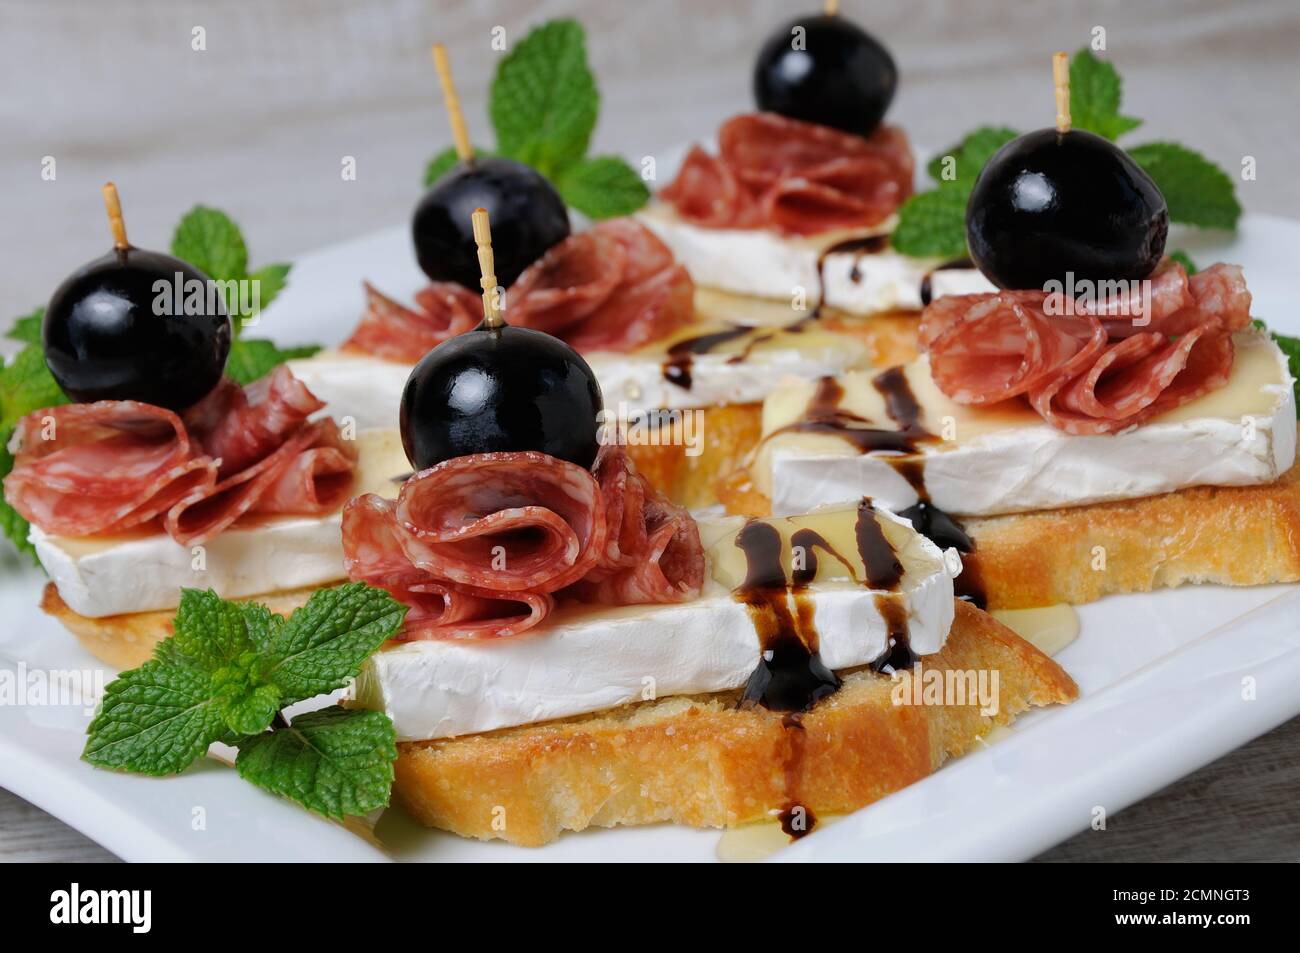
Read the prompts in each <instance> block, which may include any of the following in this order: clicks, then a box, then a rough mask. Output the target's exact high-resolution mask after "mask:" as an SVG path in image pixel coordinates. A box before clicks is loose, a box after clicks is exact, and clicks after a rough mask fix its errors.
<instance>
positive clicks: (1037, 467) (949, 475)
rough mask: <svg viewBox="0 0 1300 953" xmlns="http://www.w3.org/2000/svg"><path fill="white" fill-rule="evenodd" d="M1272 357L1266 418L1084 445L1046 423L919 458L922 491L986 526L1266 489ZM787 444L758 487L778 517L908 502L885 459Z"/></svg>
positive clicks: (1291, 414)
mask: <svg viewBox="0 0 1300 953" xmlns="http://www.w3.org/2000/svg"><path fill="white" fill-rule="evenodd" d="M1252 346H1259V345H1258V344H1254V345H1252ZM1269 347H1271V348H1272V349H1273V350H1274V351H1276V347H1275V346H1273V345H1271V344H1270V345H1269ZM1276 358H1277V360H1278V361H1279V362H1280V363H1281V370H1280V376H1281V378H1282V381H1283V382H1282V383H1280V384H1268V385H1266V386H1265V387H1263V388H1262V390H1263V391H1265V392H1267V393H1271V394H1274V395H1276V403H1275V404H1274V407H1273V410H1272V412H1271V413H1269V414H1243V415H1242V416H1240V417H1237V418H1227V417H1193V418H1191V419H1177V420H1173V421H1169V422H1152V423H1147V424H1144V425H1142V426H1140V427H1136V428H1134V429H1132V430H1129V431H1126V432H1122V433H1118V434H1099V435H1092V436H1071V435H1070V434H1067V433H1064V432H1063V431H1060V430H1057V429H1055V428H1054V427H1051V426H1050V425H1048V424H1045V423H1044V424H1036V425H1033V426H1023V427H1014V428H1011V429H1007V430H1000V431H993V432H990V433H985V434H981V435H979V436H977V437H974V438H972V439H970V440H967V441H962V442H959V443H956V444H955V445H952V446H945V447H942V448H939V449H935V448H931V447H924V448H923V449H922V453H923V456H922V462H921V466H922V472H923V478H924V482H925V488H926V491H927V492H928V493H929V496H930V499H931V501H932V502H933V503H934V505H935V506H937V507H939V508H940V509H942V510H945V511H947V512H949V513H953V514H956V515H962V516H993V515H998V514H1005V513H1018V512H1026V511H1033V510H1044V509H1054V508H1057V507H1067V506H1084V505H1087V504H1090V503H1101V502H1106V501H1109V500H1125V499H1137V498H1140V497H1144V496H1153V495H1155V494H1159V493H1169V492H1172V491H1174V490H1179V489H1182V488H1184V487H1189V486H1201V485H1209V486H1253V485H1257V484H1262V483H1271V482H1273V481H1274V480H1276V479H1278V477H1280V476H1281V475H1282V474H1283V473H1285V472H1286V471H1287V470H1289V469H1290V468H1291V467H1292V465H1294V463H1295V457H1296V404H1295V392H1294V389H1293V386H1292V384H1293V382H1292V381H1291V379H1290V375H1289V374H1288V373H1287V372H1286V370H1285V358H1284V357H1283V356H1282V355H1281V353H1280V352H1277V354H1276ZM1188 406H1189V407H1190V406H1191V405H1188ZM794 444H795V442H794V441H792V442H791V443H790V444H788V445H785V446H782V445H780V444H776V445H774V446H773V447H772V448H771V449H770V451H769V454H768V456H767V457H766V459H767V460H768V461H769V462H770V472H769V473H768V474H763V475H762V478H761V479H759V481H758V482H760V483H762V484H763V485H764V486H763V488H764V489H766V488H769V487H770V496H771V499H772V512H773V513H774V514H776V515H785V514H790V513H803V512H807V511H808V510H809V509H812V508H814V507H817V506H823V505H827V504H834V503H842V502H844V501H847V500H856V499H858V498H860V497H862V496H864V495H865V496H871V497H872V498H873V499H875V500H877V501H878V502H879V503H881V505H883V506H887V507H890V508H892V509H903V508H905V507H908V506H911V505H912V504H913V503H915V502H916V500H917V493H916V491H915V489H914V488H913V487H912V485H911V483H910V482H909V481H908V480H906V479H905V478H904V477H903V476H902V475H900V474H899V472H898V471H897V470H896V469H895V468H894V467H893V466H891V465H890V464H889V462H888V461H887V460H886V459H884V458H882V457H879V456H872V455H865V454H859V453H857V452H856V451H853V450H851V449H848V448H846V449H845V450H844V451H843V452H838V453H827V452H825V451H824V450H819V451H818V452H807V451H803V450H800V449H799V448H798V447H797V446H795V445H794Z"/></svg>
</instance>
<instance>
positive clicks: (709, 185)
mask: <svg viewBox="0 0 1300 953" xmlns="http://www.w3.org/2000/svg"><path fill="white" fill-rule="evenodd" d="M659 197H660V198H661V199H663V200H664V201H665V202H668V203H669V204H670V205H672V206H673V208H675V209H676V210H677V214H678V215H680V216H681V217H682V218H684V219H686V221H688V222H694V223H695V224H696V225H703V226H704V227H705V228H761V227H762V225H763V216H762V209H761V208H760V206H759V203H758V199H757V198H755V196H754V194H753V193H752V192H751V191H750V189H749V188H748V187H747V186H746V185H745V184H744V183H742V182H741V181H740V179H738V178H737V177H736V174H735V173H734V172H732V170H731V167H730V166H729V165H727V163H725V162H723V161H722V159H721V158H719V157H718V156H715V155H713V154H711V153H708V152H705V151H704V150H703V149H701V148H700V147H699V146H692V147H691V151H690V152H688V153H687V154H686V159H685V160H684V161H683V162H682V167H681V169H680V170H679V171H678V173H677V177H676V178H675V179H673V181H672V182H670V183H669V184H668V185H666V186H665V187H664V188H662V189H660V190H659Z"/></svg>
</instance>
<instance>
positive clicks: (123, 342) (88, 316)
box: [43, 248, 230, 410]
mask: <svg viewBox="0 0 1300 953" xmlns="http://www.w3.org/2000/svg"><path fill="white" fill-rule="evenodd" d="M178 281H179V282H180V285H179V289H180V294H179V303H180V308H177V295H176V288H177V286H178V285H177V283H178ZM195 291H198V292H199V293H197V294H194V293H193V292H195ZM187 302H188V304H187ZM187 311H189V312H193V313H186V312H187ZM43 338H44V343H45V360H46V362H47V363H48V364H49V366H50V373H52V374H53V375H54V379H55V381H57V382H58V385H59V386H60V387H61V388H63V392H64V393H65V394H67V395H68V397H70V398H71V399H72V400H74V401H77V402H79V403H88V402H91V401H96V400H138V401H142V402H144V403H146V404H155V405H157V406H159V407H168V408H170V409H172V410H182V409H184V408H186V407H188V406H190V405H191V404H193V403H195V402H196V401H197V400H199V398H201V397H203V396H205V395H206V394H207V393H208V392H209V391H211V390H212V388H213V387H215V386H216V385H217V382H218V381H219V380H220V379H221V374H222V371H223V370H224V369H225V366H226V356H227V355H228V354H229V353H230V319H229V318H228V317H227V316H226V308H225V304H224V302H223V301H222V298H221V295H220V293H219V291H218V289H216V288H215V287H214V286H212V285H211V284H210V283H209V281H208V276H207V275H205V274H203V272H201V271H199V270H198V269H197V268H195V267H194V266H192V265H190V264H188V263H187V262H184V261H181V260H180V259H179V258H173V257H171V256H170V255H164V254H161V253H159V252H152V251H144V250H142V249H139V248H124V249H120V250H114V251H111V252H109V253H108V254H107V255H105V256H104V257H103V258H97V259H95V260H94V261H92V262H90V263H89V264H86V265H84V266H82V267H81V268H79V269H78V270H77V271H76V272H74V273H73V274H72V275H71V276H69V277H68V279H67V280H66V281H64V282H63V284H61V285H59V288H58V290H57V291H55V292H54V296H53V297H52V298H51V299H50V303H49V306H48V307H47V308H46V309H45V323H44V327H43Z"/></svg>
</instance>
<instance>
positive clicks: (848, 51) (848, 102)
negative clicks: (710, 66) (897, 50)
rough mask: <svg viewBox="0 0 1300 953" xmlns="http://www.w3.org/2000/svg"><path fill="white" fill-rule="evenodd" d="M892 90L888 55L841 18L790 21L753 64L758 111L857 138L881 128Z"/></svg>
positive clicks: (893, 73) (894, 73)
mask: <svg viewBox="0 0 1300 953" xmlns="http://www.w3.org/2000/svg"><path fill="white" fill-rule="evenodd" d="M799 27H802V28H803V30H802V33H799V32H797V28H799ZM897 87H898V68H897V67H896V66H895V65H894V58H893V57H892V56H890V55H889V51H888V50H887V49H885V48H884V47H883V46H882V45H881V44H880V42H879V41H878V40H877V39H876V38H875V37H873V36H871V35H870V34H869V33H867V32H866V31H864V30H862V29H861V28H860V27H859V26H858V25H857V24H855V23H852V22H850V21H849V20H846V19H845V18H844V17H841V16H827V15H825V14H812V15H809V16H805V17H799V18H797V19H795V20H791V21H790V22H789V23H787V24H786V25H785V26H783V27H782V28H781V29H779V30H777V31H776V32H775V33H773V34H772V35H771V36H770V37H769V38H768V40H767V42H766V43H764V44H763V48H762V49H761V50H759V53H758V61H757V62H756V63H755V64H754V99H755V100H756V101H757V102H758V108H759V109H762V110H764V111H766V112H774V113H780V114H781V115H782V116H789V117H790V118H791V119H801V120H803V121H804V122H815V123H820V124H821V125H823V126H833V127H834V128H836V129H843V130H844V131H845V132H851V133H854V134H856V135H859V136H866V135H870V134H871V132H872V130H874V129H875V128H876V126H878V125H880V120H881V119H883V118H884V116H885V112H886V111H887V110H888V109H889V104H890V103H891V102H892V101H893V99H894V90H895V89H897Z"/></svg>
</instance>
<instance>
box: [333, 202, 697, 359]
mask: <svg viewBox="0 0 1300 953" xmlns="http://www.w3.org/2000/svg"><path fill="white" fill-rule="evenodd" d="M453 289H454V290H453ZM367 294H368V297H369V304H368V306H367V308H366V313H365V315H364V316H363V317H362V319H361V324H360V325H359V326H358V327H357V329H356V331H355V332H353V334H352V337H351V338H349V339H348V341H347V343H346V344H344V347H345V348H348V349H351V350H358V351H365V352H366V353H369V354H373V355H375V356H376V357H382V358H386V359H389V360H396V361H404V362H406V363H414V362H415V361H418V360H419V359H420V358H421V357H423V356H424V355H425V354H426V353H427V352H428V351H429V349H430V348H432V347H434V346H436V345H437V344H440V343H441V342H443V341H445V340H446V339H447V338H449V337H452V336H454V335H456V334H460V333H461V332H463V331H467V330H469V329H470V328H472V327H475V326H476V325H477V324H478V322H479V320H480V319H481V317H482V306H481V303H480V301H479V298H478V296H477V295H474V294H472V293H471V292H469V291H468V290H467V289H465V288H461V287H459V286H449V285H444V284H435V285H431V286H430V287H429V288H426V289H425V290H424V291H422V292H420V294H419V295H417V296H416V302H417V304H418V305H419V307H420V309H422V310H413V309H410V308H404V307H402V306H401V305H399V304H397V303H396V302H395V301H392V300H391V299H389V298H386V297H384V296H383V295H381V294H380V293H379V292H377V291H375V290H374V289H373V288H370V287H369V286H368V285H367ZM694 295H695V286H694V284H693V283H692V281H691V277H690V275H689V274H688V273H687V271H686V269H685V268H683V267H682V266H681V265H679V264H677V263H676V262H675V261H674V259H673V255H672V252H671V251H670V250H669V249H668V246H667V245H665V244H664V243H663V242H661V241H660V240H659V239H658V238H657V237H656V236H655V235H654V233H653V232H651V231H650V230H649V229H647V228H646V227H645V226H643V225H641V224H639V223H638V222H635V221H633V220H632V219H628V218H622V219H611V220H610V221H607V222H601V223H599V224H597V225H595V226H593V227H592V228H591V229H589V230H588V231H586V232H580V233H578V234H576V235H570V236H569V237H568V238H566V239H565V240H564V241H562V242H560V243H559V244H558V245H554V246H552V247H551V248H550V249H549V250H548V251H547V252H546V254H544V255H543V256H542V257H541V258H540V259H538V260H537V261H535V262H534V263H533V264H531V265H529V266H528V268H526V269H524V272H523V273H522V274H521V275H520V276H519V279H518V280H517V281H516V282H515V283H514V284H513V285H512V286H511V287H510V288H508V289H507V290H506V293H505V301H504V303H505V314H506V319H507V320H508V321H509V323H510V324H512V325H514V326H515V327H522V328H533V329H535V330H538V331H545V332H546V333H548V334H553V335H555V336H556V337H559V338H561V339H562V340H564V341H567V342H568V343H569V344H570V345H572V346H573V347H574V348H576V349H577V350H579V351H595V350H605V351H629V350H632V349H634V348H637V347H640V346H642V345H644V344H647V343H649V342H651V341H654V340H657V339H658V338H662V337H666V336H667V335H669V334H671V333H672V332H673V331H675V330H677V329H678V328H680V327H682V326H683V325H685V324H687V323H688V322H690V321H691V320H692V318H693V316H694ZM471 315H472V317H471Z"/></svg>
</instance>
